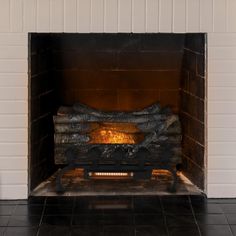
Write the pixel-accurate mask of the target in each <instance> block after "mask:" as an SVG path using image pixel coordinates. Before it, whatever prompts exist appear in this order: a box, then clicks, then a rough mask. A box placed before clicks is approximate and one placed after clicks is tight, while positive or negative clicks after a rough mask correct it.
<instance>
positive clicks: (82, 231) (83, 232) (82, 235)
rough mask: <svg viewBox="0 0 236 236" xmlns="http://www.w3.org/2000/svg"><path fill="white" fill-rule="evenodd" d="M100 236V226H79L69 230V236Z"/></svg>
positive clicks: (101, 230)
mask: <svg viewBox="0 0 236 236" xmlns="http://www.w3.org/2000/svg"><path fill="white" fill-rule="evenodd" d="M76 235H79V236H91V235H96V236H102V235H103V227H102V226H94V225H93V226H92V227H89V226H79V227H73V228H72V229H71V236H76Z"/></svg>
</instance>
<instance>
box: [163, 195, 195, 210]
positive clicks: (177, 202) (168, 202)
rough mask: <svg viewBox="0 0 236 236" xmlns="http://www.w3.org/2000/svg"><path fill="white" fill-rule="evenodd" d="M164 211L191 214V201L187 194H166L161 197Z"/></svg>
mask: <svg viewBox="0 0 236 236" xmlns="http://www.w3.org/2000/svg"><path fill="white" fill-rule="evenodd" d="M161 201H162V204H163V209H164V212H165V213H171V214H182V215H184V214H186V215H192V214H193V212H192V207H191V202H190V200H189V198H188V197H187V196H180V197H177V196H168V197H162V198H161Z"/></svg>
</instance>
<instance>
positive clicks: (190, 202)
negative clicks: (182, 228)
mask: <svg viewBox="0 0 236 236" xmlns="http://www.w3.org/2000/svg"><path fill="white" fill-rule="evenodd" d="M188 200H189V204H190V208H191V211H192V214H193V218H194V221H195V223H196V225H197V229H198V232H199V235H200V236H202V233H201V230H200V227H199V225H198V222H197V219H196V216H195V212H194V210H193V206H192V201H191V198H190V195H188Z"/></svg>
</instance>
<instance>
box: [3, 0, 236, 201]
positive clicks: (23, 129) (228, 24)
mask: <svg viewBox="0 0 236 236" xmlns="http://www.w3.org/2000/svg"><path fill="white" fill-rule="evenodd" d="M235 13H236V0H0V198H3V199H4V198H9V199H11V198H26V197H27V189H28V187H27V184H28V183H27V168H28V166H27V153H28V151H27V143H28V140H27V132H28V131H27V122H28V120H27V119H28V114H27V112H28V111H27V106H28V103H27V86H28V77H27V70H28V65H27V50H28V45H27V44H28V38H27V33H28V32H36V31H37V32H176V33H177V32H178V33H179V32H208V33H209V34H208V46H209V48H208V72H209V73H208V91H207V93H208V99H209V100H208V101H209V102H208V114H207V118H208V140H207V145H208V151H207V152H208V153H207V155H208V180H207V181H208V184H207V194H208V196H209V197H236V14H235Z"/></svg>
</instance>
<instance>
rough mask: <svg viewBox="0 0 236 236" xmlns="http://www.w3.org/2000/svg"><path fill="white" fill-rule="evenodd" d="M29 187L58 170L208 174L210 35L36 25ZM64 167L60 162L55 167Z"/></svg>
mask: <svg viewBox="0 0 236 236" xmlns="http://www.w3.org/2000/svg"><path fill="white" fill-rule="evenodd" d="M29 42H30V47H29V48H30V51H29V59H30V60H29V68H30V70H29V71H30V73H29V78H30V83H29V85H30V86H29V89H30V92H29V94H30V106H29V109H30V113H29V114H30V119H29V120H30V126H29V127H30V131H29V132H30V133H29V140H30V152H29V154H30V190H31V191H32V190H33V189H35V187H37V186H38V185H39V184H40V183H42V182H43V181H45V180H46V179H48V178H49V177H50V176H52V175H53V174H54V173H55V172H57V180H56V184H57V186H56V187H57V190H62V189H63V187H62V184H61V177H62V176H63V175H64V174H65V173H66V171H68V170H71V169H72V170H73V169H75V168H79V169H81V170H82V172H83V176H84V178H87V179H92V178H93V177H97V178H99V179H101V177H104V179H106V178H107V177H109V176H113V177H114V178H115V179H116V178H117V177H119V178H120V179H122V178H126V179H132V178H138V179H140V178H141V179H144V178H146V179H147V181H148V180H149V179H151V178H152V176H153V173H154V172H155V171H157V170H168V171H169V172H170V173H171V174H172V175H173V176H172V177H173V183H172V185H171V188H172V191H173V190H174V189H175V184H176V181H177V175H176V171H177V170H179V171H181V173H183V175H184V176H186V177H187V178H188V179H189V180H191V181H192V183H193V184H195V185H196V186H197V187H199V188H200V189H201V190H204V179H205V161H204V158H205V157H204V151H205V150H204V149H205V139H204V138H205V112H204V111H205V83H206V73H205V71H206V65H205V56H206V35H205V34H201V33H196V34H195V33H191V34H173V33H168V34H163V33H155V34H149V33H148V34H130V33H129V34H128V33H118V34H110V33H102V34H101V33H90V34H76V33H73V34H71V33H31V34H29ZM58 169H59V171H58Z"/></svg>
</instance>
